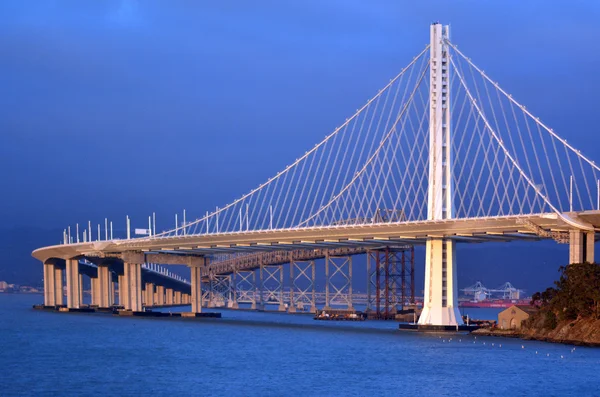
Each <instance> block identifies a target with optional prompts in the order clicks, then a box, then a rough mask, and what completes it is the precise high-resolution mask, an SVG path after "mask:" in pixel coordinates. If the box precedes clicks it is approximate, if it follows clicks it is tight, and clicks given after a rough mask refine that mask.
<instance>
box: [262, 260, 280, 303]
mask: <svg viewBox="0 0 600 397" xmlns="http://www.w3.org/2000/svg"><path fill="white" fill-rule="evenodd" d="M259 271H260V285H261V290H260V297H261V304H262V307H263V308H264V305H267V304H269V305H277V308H278V310H279V311H285V309H286V307H285V302H284V299H283V285H284V284H283V283H284V280H283V265H262V266H261V267H260V269H259Z"/></svg>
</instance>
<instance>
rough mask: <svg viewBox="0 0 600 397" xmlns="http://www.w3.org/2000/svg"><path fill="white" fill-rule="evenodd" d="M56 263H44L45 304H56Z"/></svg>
mask: <svg viewBox="0 0 600 397" xmlns="http://www.w3.org/2000/svg"><path fill="white" fill-rule="evenodd" d="M54 277H55V276H54V264H52V263H44V305H46V306H55V305H56V301H55V299H54V295H55V286H54Z"/></svg>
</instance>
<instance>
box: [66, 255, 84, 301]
mask: <svg viewBox="0 0 600 397" xmlns="http://www.w3.org/2000/svg"><path fill="white" fill-rule="evenodd" d="M66 270H67V271H66V277H67V307H68V308H70V309H79V306H80V305H81V284H80V277H79V261H78V260H77V259H67V268H66Z"/></svg>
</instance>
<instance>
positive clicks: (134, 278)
mask: <svg viewBox="0 0 600 397" xmlns="http://www.w3.org/2000/svg"><path fill="white" fill-rule="evenodd" d="M123 266H124V269H125V284H126V285H127V292H128V297H126V303H127V304H128V305H129V306H128V305H127V304H126V305H125V309H126V310H131V311H134V312H139V311H141V310H142V265H141V264H140V263H124V264H123Z"/></svg>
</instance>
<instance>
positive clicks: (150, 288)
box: [144, 283, 156, 306]
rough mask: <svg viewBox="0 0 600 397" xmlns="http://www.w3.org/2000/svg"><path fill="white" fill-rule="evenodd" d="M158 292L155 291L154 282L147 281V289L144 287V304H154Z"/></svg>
mask: <svg viewBox="0 0 600 397" xmlns="http://www.w3.org/2000/svg"><path fill="white" fill-rule="evenodd" d="M155 295H156V294H155V293H154V284H152V283H146V285H145V289H144V297H145V299H144V301H145V302H144V304H145V305H146V306H154V305H155V303H154V296H155Z"/></svg>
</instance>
